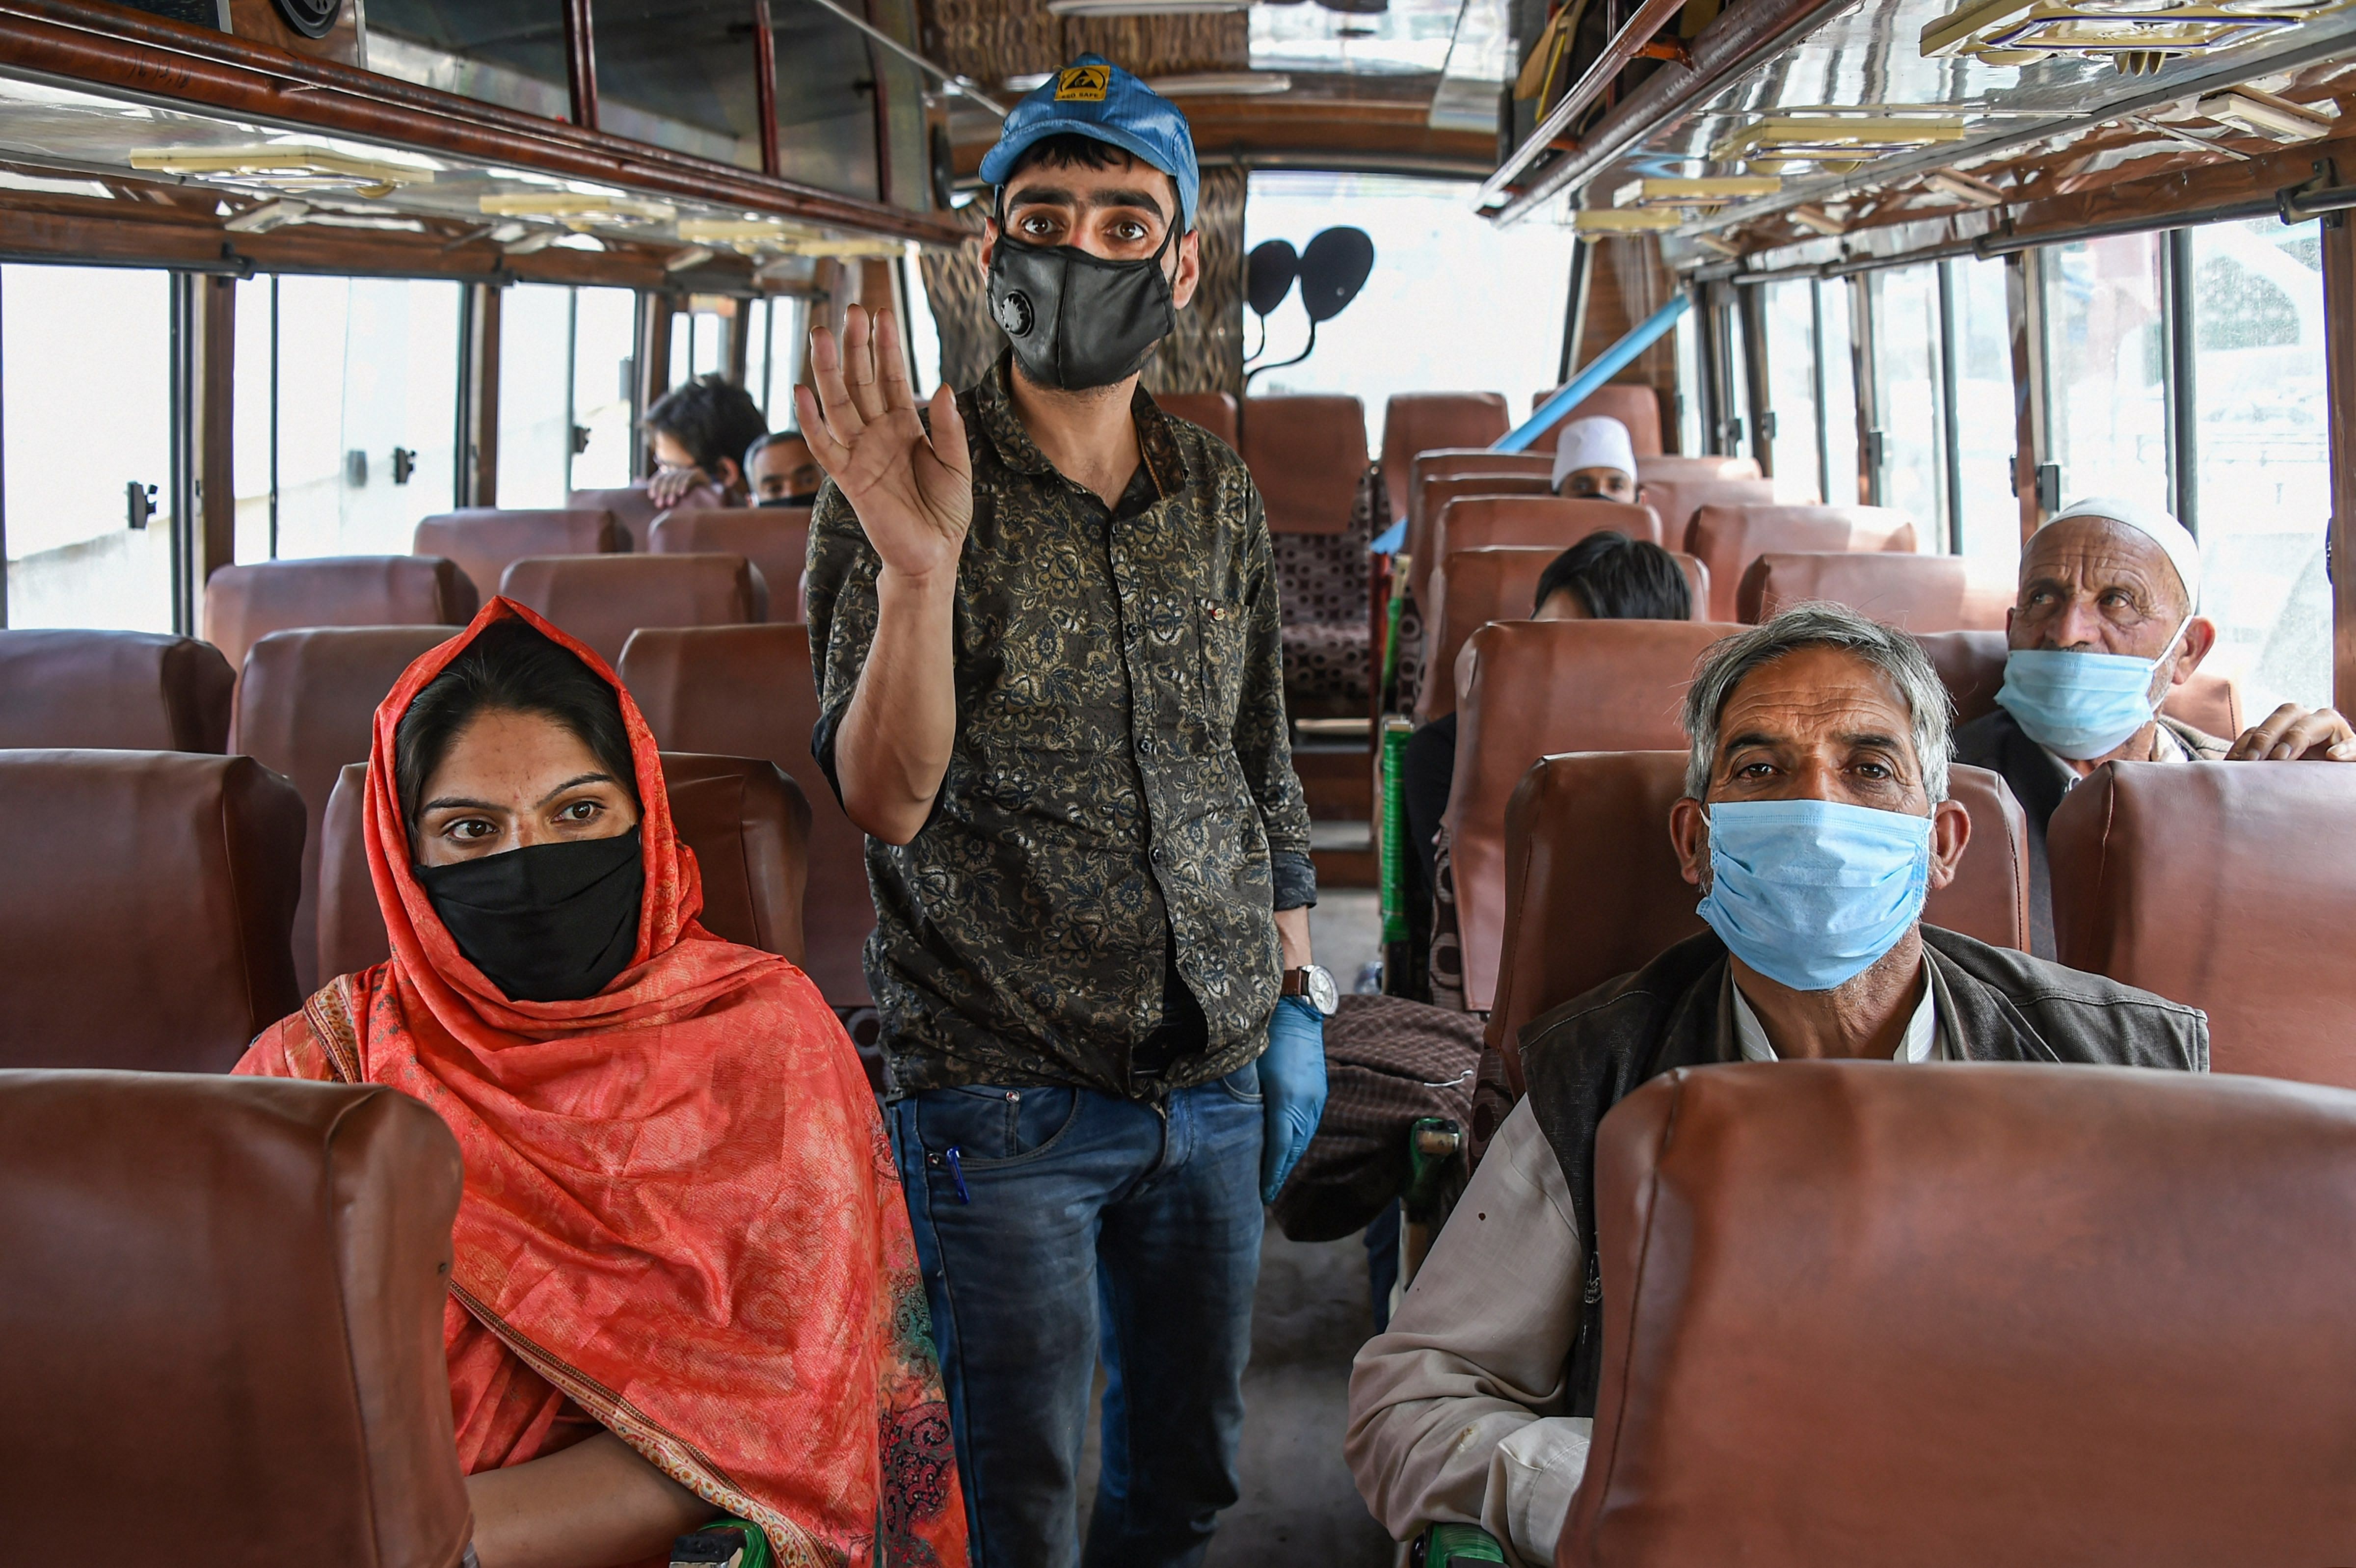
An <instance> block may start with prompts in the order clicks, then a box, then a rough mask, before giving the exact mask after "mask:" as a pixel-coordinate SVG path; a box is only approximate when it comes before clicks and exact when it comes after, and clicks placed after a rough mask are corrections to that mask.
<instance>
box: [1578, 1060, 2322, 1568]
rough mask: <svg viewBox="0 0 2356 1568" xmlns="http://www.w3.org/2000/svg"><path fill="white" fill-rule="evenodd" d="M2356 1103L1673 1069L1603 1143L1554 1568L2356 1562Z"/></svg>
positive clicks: (2067, 1079)
mask: <svg viewBox="0 0 2356 1568" xmlns="http://www.w3.org/2000/svg"><path fill="white" fill-rule="evenodd" d="M2351 1167H2356V1100H2351V1099H2350V1098H2349V1097H2348V1096H2346V1095H2343V1094H2339V1093H2333V1092H2331V1091H2329V1090H2321V1089H2314V1088H2309V1087H2308V1086H2305V1085H2291V1084H2277V1083H2251V1082H2249V1081H2246V1080H2243V1081H2238V1082H2237V1081H2234V1080H2232V1079H2222V1078H2211V1077H2207V1076H2203V1075H2196V1074H2192V1073H2183V1072H2136V1071H2125V1070H2121V1069H2117V1068H2109V1067H2056V1066H2043V1065H2036V1064H2029V1063H1993V1062H1991V1063H1979V1064H1975V1065H1969V1066H1965V1065H1960V1064H1958V1065H1951V1066H1936V1065H1933V1066H1923V1067H1897V1066H1891V1065H1889V1064H1887V1063H1880V1062H1868V1061H1787V1062H1776V1063H1765V1062H1762V1063H1755V1064H1742V1063H1738V1064H1735V1065H1732V1066H1726V1067H1705V1068H1700V1069H1692V1068H1685V1069H1679V1070H1677V1071H1676V1072H1673V1073H1669V1074H1665V1075H1664V1076H1662V1077H1661V1078H1659V1079H1656V1080H1655V1081H1654V1082H1652V1083H1647V1084H1645V1085H1644V1087H1642V1088H1640V1089H1638V1090H1637V1091H1636V1092H1635V1093H1633V1094H1631V1095H1630V1096H1629V1097H1628V1098H1627V1099H1626V1100H1625V1101H1624V1102H1623V1103H1622V1104H1620V1105H1618V1106H1616V1107H1614V1108H1613V1109H1612V1112H1611V1113H1610V1114H1609V1115H1606V1116H1605V1117H1604V1118H1603V1124H1602V1126H1601V1132H1600V1136H1599V1137H1598V1139H1597V1144H1596V1157H1595V1183H1596V1185H1595V1212H1596V1224H1595V1228H1596V1232H1597V1247H1598V1253H1599V1259H1600V1264H1601V1268H1600V1273H1601V1278H1602V1285H1603V1299H1602V1304H1601V1309H1602V1322H1603V1342H1602V1347H1601V1349H1602V1355H1601V1361H1602V1387H1601V1391H1600V1392H1601V1398H1600V1400H1599V1402H1598V1404H1597V1409H1598V1410H1599V1412H1601V1413H1600V1414H1599V1416H1598V1418H1597V1420H1596V1423H1595V1429H1594V1437H1593V1446H1592V1447H1591V1448H1590V1450H1589V1452H1588V1456H1587V1467H1586V1470H1585V1473H1584V1475H1583V1476H1582V1477H1581V1478H1580V1486H1579V1488H1578V1490H1577V1491H1576V1492H1575V1493H1574V1494H1573V1496H1572V1498H1571V1501H1570V1509H1569V1518H1568V1519H1567V1520H1566V1521H1565V1524H1564V1527H1563V1533H1562V1537H1561V1541H1560V1544H1559V1546H1558V1549H1557V1555H1556V1557H1555V1561H1556V1562H1557V1563H1575V1564H1582V1565H1583V1564H1594V1563H1742V1564H1744V1565H1745V1568H1822V1565H1824V1564H1827V1563H1908V1564H1912V1565H1914V1568H1977V1565H1979V1564H1984V1563H1999V1562H2001V1563H2111V1564H2127V1563H2134V1564H2138V1565H2152V1568H2159V1565H2165V1568H2196V1565H2207V1564H2213V1563H2342V1562H2345V1561H2347V1560H2348V1558H2349V1556H2350V1549H2349V1542H2350V1541H2351V1540H2356V1500H2351V1497H2350V1495H2349V1493H2348V1490H2347V1475H2348V1448H2347V1444H2348V1432H2349V1417H2348V1392H2347V1391H2348V1389H2349V1387H2350V1386H2351V1380H2356V1327H2351V1321H2350V1317H2349V1314H2348V1311H2347V1301H2348V1292H2349V1279H2348V1270H2347V1265H2346V1264H2345V1261H2344V1260H2345V1259H2346V1258H2347V1257H2349V1255H2350V1254H2351V1249H2356V1183H2351V1182H2350V1181H2349V1180H2348V1179H2347V1173H2348V1171H2349V1170H2350V1169H2351Z"/></svg>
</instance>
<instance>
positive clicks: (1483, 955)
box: [1446, 621, 1740, 1012]
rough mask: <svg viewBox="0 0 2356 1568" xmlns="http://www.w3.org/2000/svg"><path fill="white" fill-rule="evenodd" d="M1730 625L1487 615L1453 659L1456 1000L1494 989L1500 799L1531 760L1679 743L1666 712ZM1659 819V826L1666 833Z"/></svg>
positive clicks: (1479, 1004) (1499, 926)
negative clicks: (1493, 618) (1459, 979)
mask: <svg viewBox="0 0 2356 1568" xmlns="http://www.w3.org/2000/svg"><path fill="white" fill-rule="evenodd" d="M1739 630H1740V627H1735V626H1722V625H1714V624H1708V623H1706V622H1691V621H1497V622H1493V623H1492V624H1488V625H1485V626H1483V627H1480V628H1479V629H1477V630H1476V631H1474V632H1473V634H1472V636H1471V638H1470V639H1469V640H1467V641H1466V643H1465V645H1464V651H1463V653H1462V654H1461V655H1459V656H1458V657H1457V661H1456V671H1457V682H1456V684H1457V687H1458V697H1457V720H1456V723H1457V731H1456V771H1455V773H1453V775H1451V782H1450V784H1449V792H1448V815H1447V818H1446V820H1447V823H1448V841H1449V855H1450V860H1451V865H1452V866H1453V868H1454V878H1455V884H1456V923H1457V930H1458V932H1459V933H1460V937H1461V940H1462V944H1463V947H1462V951H1463V960H1462V962H1463V976H1464V982H1463V983H1464V1003H1465V1006H1466V1007H1468V1008H1472V1010H1474V1011H1476V1012H1478V1011H1482V1010H1485V1009H1486V1008H1489V1007H1490V1006H1491V1005H1492V998H1493V997H1494V996H1495V995H1496V988H1497V965H1498V960H1499V956H1500V954H1501V952H1502V950H1503V946H1504V942H1505V807H1506V804H1507V803H1508V802H1509V801H1511V800H1512V798H1513V795H1514V790H1515V787H1516V786H1517V785H1519V784H1520V783H1521V782H1522V776H1523V775H1524V774H1525V773H1528V772H1529V771H1530V769H1531V768H1532V767H1533V766H1534V765H1535V764H1536V763H1537V760H1538V759H1539V758H1540V757H1545V756H1550V755H1552V754H1554V753H1556V752H1645V751H1657V750H1665V749H1666V748H1669V747H1673V746H1679V745H1682V744H1684V743H1685V731H1683V730H1682V729H1680V728H1679V727H1678V721H1677V714H1678V710H1679V709H1680V708H1682V706H1683V705H1684V702H1685V695H1686V687H1687V684H1688V683H1690V681H1691V680H1692V678H1693V668H1694V661H1695V660H1696V659H1697V658H1699V657H1700V656H1701V654H1702V650H1703V649H1705V648H1707V647H1708V646H1709V645H1711V644H1712V643H1715V642H1717V641H1718V640H1719V638H1720V637H1725V636H1730V635H1732V634H1733V633H1735V632H1737V631H1739ZM1667 821H1668V819H1667V817H1666V816H1664V817H1663V818H1662V824H1663V826H1662V832H1663V834H1664V835H1665V834H1666V832H1667V830H1668V829H1667Z"/></svg>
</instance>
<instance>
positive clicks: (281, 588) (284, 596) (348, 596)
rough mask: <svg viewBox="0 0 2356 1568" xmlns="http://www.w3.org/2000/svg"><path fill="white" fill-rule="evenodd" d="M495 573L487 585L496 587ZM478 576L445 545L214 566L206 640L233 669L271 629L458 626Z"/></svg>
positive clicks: (469, 616) (471, 612)
mask: <svg viewBox="0 0 2356 1568" xmlns="http://www.w3.org/2000/svg"><path fill="white" fill-rule="evenodd" d="M476 581H477V580H476V579H474V578H473V577H471V576H469V575H468V573H467V571H466V570H465V568H464V566H463V564H462V563H461V562H459V561H458V560H456V559H455V558H453V557H452V556H451V555H450V552H449V551H447V550H434V549H423V548H421V549H419V550H418V552H417V553H416V554H415V555H339V556H326V557H322V558H320V559H318V560H263V561H256V562H254V563H252V565H249V566H223V567H217V568H215V569H214V571H213V574H212V575H211V576H210V577H208V578H207V579H205V640H206V641H207V642H209V643H210V644H212V645H213V646H215V647H217V648H219V649H220V651H221V656H222V657H223V658H225V659H227V660H229V667H230V669H232V670H242V669H244V668H245V655H246V650H248V649H249V648H251V647H252V646H253V645H254V644H256V643H258V642H260V641H261V640H262V638H263V637H266V636H268V635H270V634H271V633H273V632H284V631H288V630H291V629H293V628H295V627H297V626H425V625H444V626H463V625H465V624H466V623H467V622H469V621H471V620H473V619H474V618H475V612H476V610H477V608H479V607H480V605H481V602H482V601H481V594H480V593H478V592H477V589H476ZM498 581H499V579H498V573H497V572H496V571H495V572H493V573H492V574H491V577H490V581H489V586H491V587H497V586H498Z"/></svg>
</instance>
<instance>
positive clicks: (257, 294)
mask: <svg viewBox="0 0 2356 1568" xmlns="http://www.w3.org/2000/svg"><path fill="white" fill-rule="evenodd" d="M277 310H278V279H277V277H276V276H275V275H274V274H272V275H268V276H262V277H253V278H246V279H242V280H241V281H240V282H239V283H238V285H237V357H236V362H235V364H234V366H233V367H232V368H231V369H230V397H231V400H232V407H233V408H234V409H235V410H236V414H235V417H234V419H233V420H232V421H230V422H231V433H232V435H233V437H234V439H235V446H234V447H233V449H232V450H231V453H230V477H231V478H232V479H233V480H234V481H235V482H236V483H235V488H236V493H237V537H236V542H235V545H234V549H235V556H234V559H235V560H238V561H239V562H241V563H242V562H245V561H254V560H276V559H278V475H277V472H276V469H275V467H274V465H273V464H272V462H271V458H272V456H273V453H275V451H276V445H277V426H276V424H275V423H274V422H273V421H275V420H276V419H277V418H278V411H277V409H276V408H274V407H273V405H272V403H271V399H270V393H271V389H272V388H273V386H274V385H275V384H276V382H277V379H278V316H277Z"/></svg>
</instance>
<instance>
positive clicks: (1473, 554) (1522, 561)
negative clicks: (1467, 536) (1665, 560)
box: [1416, 545, 1709, 723]
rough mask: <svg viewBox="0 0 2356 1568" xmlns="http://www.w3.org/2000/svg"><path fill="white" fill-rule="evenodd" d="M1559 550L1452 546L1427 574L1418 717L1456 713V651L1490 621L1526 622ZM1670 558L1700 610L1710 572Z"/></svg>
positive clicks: (1548, 547)
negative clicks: (1425, 658)
mask: <svg viewBox="0 0 2356 1568" xmlns="http://www.w3.org/2000/svg"><path fill="white" fill-rule="evenodd" d="M1561 553H1562V551H1561V550H1559V549H1556V548H1555V547H1554V546H1552V545H1490V546H1487V547H1485V548H1483V549H1463V550H1456V551H1454V552H1452V553H1451V554H1450V556H1449V558H1448V559H1447V560H1445V561H1444V562H1442V563H1441V570H1440V571H1435V572H1433V573H1432V574H1431V611H1430V615H1429V617H1428V618H1427V620H1426V623H1425V624H1426V631H1425V636H1426V638H1427V639H1428V640H1427V646H1429V647H1430V650H1431V653H1432V659H1431V662H1430V665H1428V666H1427V667H1426V670H1427V674H1426V675H1425V677H1424V682H1423V687H1422V689H1421V690H1420V691H1419V692H1418V693H1417V696H1416V718H1417V720H1418V721H1419V722H1422V723H1430V721H1431V720H1434V719H1438V718H1440V717H1441V716H1442V715H1444V714H1449V713H1453V712H1455V711H1456V697H1457V677H1458V676H1459V675H1460V674H1461V673H1462V672H1461V671H1460V670H1459V668H1458V667H1459V664H1460V662H1461V661H1460V660H1459V658H1458V654H1459V652H1460V651H1461V650H1462V648H1463V646H1464V644H1465V640H1466V639H1467V638H1469V637H1470V636H1472V634H1473V633H1474V632H1477V631H1479V630H1480V629H1481V628H1482V627H1483V626H1485V625H1487V624H1489V623H1490V622H1492V621H1526V620H1528V619H1529V618H1530V612H1531V611H1532V610H1533V609H1535V608H1536V605H1535V604H1534V603H1532V601H1533V600H1534V599H1535V598H1536V597H1537V591H1538V579H1539V578H1541V577H1543V576H1545V575H1546V569H1547V567H1548V566H1549V565H1551V564H1552V563H1553V561H1554V559H1555V557H1557V556H1558V555H1560V554H1561ZM1670 559H1671V560H1675V561H1676V563H1677V566H1678V568H1679V569H1680V570H1682V571H1684V572H1685V574H1686V586H1687V589H1688V590H1689V591H1690V592H1689V595H1688V596H1689V597H1690V598H1691V600H1692V602H1693V607H1694V609H1695V610H1696V611H1697V612H1698V611H1699V610H1700V609H1701V607H1702V606H1703V604H1705V603H1708V598H1709V574H1708V571H1705V570H1704V569H1703V567H1702V564H1701V562H1699V561H1697V560H1694V558H1693V557H1691V556H1689V555H1676V554H1672V555H1671V556H1670Z"/></svg>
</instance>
